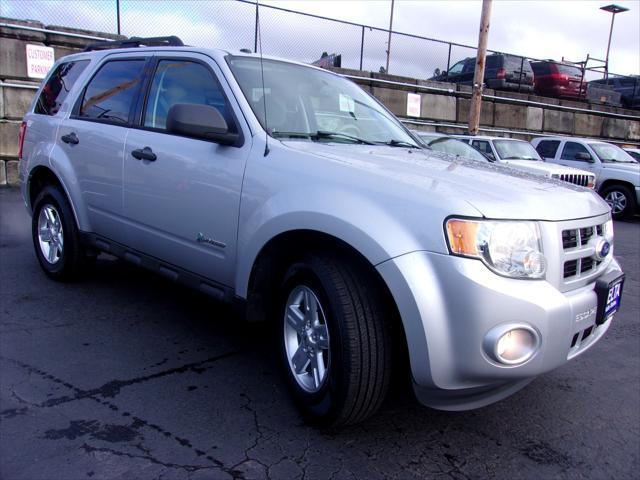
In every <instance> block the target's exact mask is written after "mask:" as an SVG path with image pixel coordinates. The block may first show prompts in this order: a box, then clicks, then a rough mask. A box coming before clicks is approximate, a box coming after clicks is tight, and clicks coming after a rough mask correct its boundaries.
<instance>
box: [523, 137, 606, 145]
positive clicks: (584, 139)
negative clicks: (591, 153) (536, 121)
mask: <svg viewBox="0 0 640 480" xmlns="http://www.w3.org/2000/svg"><path fill="white" fill-rule="evenodd" d="M534 140H537V141H542V140H567V141H571V142H578V143H579V142H584V143H606V144H607V145H613V144H612V143H610V142H607V141H605V140H601V139H599V138H588V137H567V136H562V135H557V136H554V137H536V138H533V139H531V141H532V142H533V141H534Z"/></svg>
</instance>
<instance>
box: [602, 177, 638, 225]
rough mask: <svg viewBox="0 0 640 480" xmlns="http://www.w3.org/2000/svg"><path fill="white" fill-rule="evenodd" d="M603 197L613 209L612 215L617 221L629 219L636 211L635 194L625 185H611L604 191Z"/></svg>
mask: <svg viewBox="0 0 640 480" xmlns="http://www.w3.org/2000/svg"><path fill="white" fill-rule="evenodd" d="M602 197H603V198H604V200H605V202H607V203H608V204H609V206H610V207H611V215H612V216H613V218H615V219H622V218H627V217H629V216H631V215H632V214H633V212H634V211H635V209H636V202H635V198H634V195H633V192H632V191H631V189H630V188H628V187H626V186H624V185H611V186H608V187H606V188H605V189H604V190H603V191H602Z"/></svg>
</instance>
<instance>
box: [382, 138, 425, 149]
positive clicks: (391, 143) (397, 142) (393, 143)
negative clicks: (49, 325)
mask: <svg viewBox="0 0 640 480" xmlns="http://www.w3.org/2000/svg"><path fill="white" fill-rule="evenodd" d="M384 144H385V145H389V146H390V147H407V148H421V147H419V146H417V145H414V144H413V143H411V142H405V141H404V140H396V139H395V138H392V139H391V140H389V141H388V142H384Z"/></svg>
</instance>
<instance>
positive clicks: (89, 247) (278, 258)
mask: <svg viewBox="0 0 640 480" xmlns="http://www.w3.org/2000/svg"><path fill="white" fill-rule="evenodd" d="M154 43H160V42H159V41H158V42H152V41H149V42H145V41H143V40H135V41H129V42H128V43H124V44H123V43H120V44H118V43H115V44H114V43H111V44H102V45H98V46H97V47H95V48H94V49H90V51H87V52H84V53H79V54H75V55H70V56H68V57H64V58H63V59H61V60H59V61H58V62H57V63H56V64H55V65H54V67H53V69H52V71H51V73H50V74H49V76H48V78H47V79H45V81H44V82H43V85H42V87H41V88H40V90H39V91H38V93H37V95H36V97H35V101H34V103H33V105H32V107H31V109H30V111H29V113H28V114H27V115H26V116H25V118H24V122H23V124H22V128H21V148H20V156H21V166H20V175H21V179H22V193H23V196H24V201H25V203H26V206H27V208H28V211H29V212H30V213H31V215H32V232H33V242H34V247H35V253H36V256H37V259H38V261H39V263H40V265H41V267H42V268H43V270H44V272H45V273H46V274H47V275H48V276H50V277H51V278H53V279H56V280H66V279H69V278H73V277H76V276H77V275H78V273H79V272H81V271H82V269H83V268H85V267H86V265H87V264H88V263H90V261H91V260H92V259H93V258H95V256H96V254H98V253H99V252H109V253H111V254H114V255H117V256H119V257H122V258H124V259H126V260H128V261H130V262H133V263H135V264H138V265H140V266H142V267H146V268H148V269H151V270H153V271H155V272H158V273H160V274H162V275H164V276H165V277H167V278H168V279H170V280H172V281H176V282H182V283H185V284H187V285H190V286H192V287H193V288H195V289H198V290H200V291H201V292H204V293H206V294H209V295H211V296H213V297H215V298H217V299H220V300H224V301H228V302H235V303H237V304H239V305H241V306H243V307H244V309H245V313H246V316H247V318H248V319H249V320H252V321H253V320H268V321H271V322H273V323H272V325H273V328H274V329H276V330H277V332H278V335H277V344H274V352H277V354H278V355H279V356H280V357H281V359H282V367H283V369H284V372H285V375H286V378H287V379H288V383H289V387H290V389H291V392H292V395H293V398H294V399H295V401H296V403H297V404H298V405H299V406H300V408H301V411H302V412H303V414H304V416H305V417H306V418H307V419H308V420H309V421H311V422H313V423H315V424H322V425H344V424H350V423H355V422H358V421H361V420H363V419H365V418H366V417H368V416H369V415H371V414H373V413H374V412H375V411H376V410H377V409H378V407H379V406H380V404H381V403H382V401H383V400H384V398H385V395H386V393H387V389H388V387H389V382H390V379H391V378H392V376H393V375H402V374H403V373H402V372H398V368H399V365H402V364H403V363H402V362H398V363H397V364H395V363H394V362H395V360H397V359H399V358H402V357H403V355H405V354H408V358H409V361H410V369H411V376H412V379H413V384H414V387H415V392H416V393H417V396H418V398H419V399H420V400H421V401H422V402H423V403H424V404H425V405H430V406H432V407H435V408H440V409H445V410H464V409H470V408H476V407H480V406H483V405H487V404H489V403H491V402H495V401H497V400H500V399H502V398H504V397H506V396H508V395H511V394H512V393H514V392H516V391H518V390H520V389H521V388H522V387H524V386H525V385H526V384H527V383H529V382H530V381H531V380H532V379H533V378H535V377H536V376H537V375H540V374H543V373H545V372H548V371H550V370H552V369H554V368H556V367H558V366H560V365H563V364H565V363H566V362H567V361H568V360H570V359H572V358H575V357H576V356H578V355H580V354H582V353H583V352H585V351H586V350H588V349H589V348H590V347H591V346H592V345H594V344H595V343H596V342H597V341H598V340H599V339H600V338H602V336H603V335H604V333H605V332H606V331H607V329H608V328H609V326H610V325H611V322H612V319H613V317H614V314H615V312H616V311H617V310H618V308H619V305H620V295H621V289H622V282H623V279H624V276H623V273H622V271H621V269H620V266H619V264H618V262H617V261H616V260H615V258H614V257H613V224H612V221H611V213H610V210H609V207H608V205H607V204H606V203H605V202H604V201H603V200H602V199H601V198H600V197H598V196H597V195H595V194H594V193H593V192H591V191H589V190H587V189H585V188H582V187H577V186H574V185H570V184H561V183H560V182H557V181H553V180H548V179H545V178H542V177H535V176H531V175H529V174H526V173H522V172H517V171H512V170H510V169H507V168H501V167H495V166H493V165H491V164H488V163H481V162H476V161H468V160H464V159H458V158H456V157H453V156H450V155H447V154H443V153H433V152H430V151H428V150H425V149H422V148H419V147H418V145H417V143H416V141H415V140H414V138H413V137H412V136H411V134H410V133H409V132H408V130H406V129H405V127H404V126H403V125H402V124H401V123H400V122H399V121H398V120H397V119H396V118H395V117H394V116H393V115H392V114H391V113H390V112H389V111H388V110H387V109H386V108H384V107H383V106H382V105H381V104H380V103H379V102H378V101H376V100H375V99H374V98H373V97H371V96H370V95H368V94H367V93H365V92H364V91H363V90H362V89H361V88H360V87H358V86H357V85H355V84H354V83H352V82H350V81H348V80H346V79H345V78H343V77H341V76H339V75H336V74H334V73H331V72H327V71H324V70H321V69H318V68H314V67H311V66H308V65H303V64H297V63H292V62H287V61H282V60H277V59H273V58H264V60H263V61H261V59H260V57H258V56H256V55H253V54H246V53H241V52H239V53H232V52H227V51H220V50H211V49H201V48H194V47H189V48H183V47H180V46H178V45H179V44H178V42H165V43H169V46H165V47H158V46H154V45H153V44H154ZM172 43H173V45H171V44H172ZM143 45H146V46H143ZM115 46H123V47H129V48H115V49H111V48H107V47H115ZM405 352H406V353H405ZM394 365H395V368H394Z"/></svg>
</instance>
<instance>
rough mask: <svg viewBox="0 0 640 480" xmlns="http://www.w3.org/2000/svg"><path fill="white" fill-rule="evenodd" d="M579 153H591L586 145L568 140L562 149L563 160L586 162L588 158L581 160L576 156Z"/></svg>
mask: <svg viewBox="0 0 640 480" xmlns="http://www.w3.org/2000/svg"><path fill="white" fill-rule="evenodd" d="M578 153H586V154H588V155H591V154H590V153H589V150H587V148H586V147H584V146H583V145H580V144H579V143H576V142H567V143H565V144H564V149H563V150H562V157H561V158H562V160H576V161H578V162H586V160H580V159H578V158H576V154H578Z"/></svg>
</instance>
